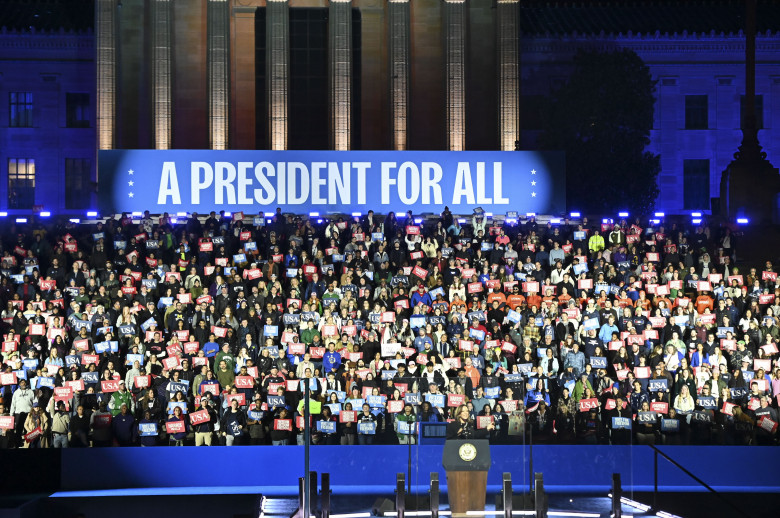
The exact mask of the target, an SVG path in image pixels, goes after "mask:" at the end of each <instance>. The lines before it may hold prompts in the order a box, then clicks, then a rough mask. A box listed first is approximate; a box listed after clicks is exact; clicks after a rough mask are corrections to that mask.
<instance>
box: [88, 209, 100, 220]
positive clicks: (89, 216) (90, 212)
mask: <svg viewBox="0 0 780 518" xmlns="http://www.w3.org/2000/svg"><path fill="white" fill-rule="evenodd" d="M97 215H98V213H97V211H96V210H90V211H89V212H87V217H88V218H96V217H97Z"/></svg>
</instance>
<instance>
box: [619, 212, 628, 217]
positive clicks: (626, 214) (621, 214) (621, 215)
mask: <svg viewBox="0 0 780 518" xmlns="http://www.w3.org/2000/svg"><path fill="white" fill-rule="evenodd" d="M618 216H620V217H621V218H627V217H628V212H618Z"/></svg>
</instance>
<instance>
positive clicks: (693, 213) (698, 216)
mask: <svg viewBox="0 0 780 518" xmlns="http://www.w3.org/2000/svg"><path fill="white" fill-rule="evenodd" d="M691 217H692V218H700V217H701V212H691Z"/></svg>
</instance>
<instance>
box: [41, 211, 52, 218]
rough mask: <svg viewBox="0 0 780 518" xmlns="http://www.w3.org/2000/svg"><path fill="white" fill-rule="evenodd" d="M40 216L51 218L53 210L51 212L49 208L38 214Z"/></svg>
mask: <svg viewBox="0 0 780 518" xmlns="http://www.w3.org/2000/svg"><path fill="white" fill-rule="evenodd" d="M38 216H40V217H42V218H49V217H51V212H49V211H48V210H45V211H43V212H41V213H40V214H38Z"/></svg>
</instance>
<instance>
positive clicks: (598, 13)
mask: <svg viewBox="0 0 780 518" xmlns="http://www.w3.org/2000/svg"><path fill="white" fill-rule="evenodd" d="M93 6H94V0H0V26H5V27H8V28H15V29H17V30H27V29H30V28H35V29H39V30H40V29H45V30H57V29H59V28H60V27H62V28H64V29H65V30H71V29H73V30H75V31H83V30H87V29H88V28H91V27H92V26H93V24H94V14H93ZM758 9H759V12H758V31H759V32H764V31H767V30H771V31H773V32H774V31H778V30H780V1H778V0H758ZM743 11H744V0H578V1H562V0H522V2H521V24H522V29H523V32H524V33H526V34H544V33H545V32H550V33H556V32H558V33H571V32H573V31H575V30H576V31H577V32H579V33H599V32H600V31H602V30H603V31H604V32H606V33H609V32H614V33H618V32H624V33H625V32H628V31H629V30H630V31H633V32H634V33H637V32H641V33H654V32H655V31H656V30H658V31H660V32H662V33H663V32H670V33H673V32H682V31H684V30H687V31H688V32H710V31H712V30H714V31H716V32H721V31H723V32H726V33H728V32H737V31H739V30H740V29H741V28H742V25H743V20H742V18H743V16H742V13H743Z"/></svg>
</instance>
